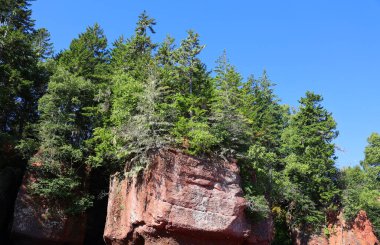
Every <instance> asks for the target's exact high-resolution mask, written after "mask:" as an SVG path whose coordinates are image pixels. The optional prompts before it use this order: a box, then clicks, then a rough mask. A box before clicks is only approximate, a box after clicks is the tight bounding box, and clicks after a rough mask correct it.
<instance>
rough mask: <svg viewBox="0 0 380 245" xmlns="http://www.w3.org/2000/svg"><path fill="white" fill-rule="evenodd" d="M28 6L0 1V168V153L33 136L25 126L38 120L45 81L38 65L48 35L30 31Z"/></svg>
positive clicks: (46, 48) (45, 72) (45, 53)
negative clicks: (38, 102)
mask: <svg viewBox="0 0 380 245" xmlns="http://www.w3.org/2000/svg"><path fill="white" fill-rule="evenodd" d="M29 2H30V1H27V0H17V1H10V0H2V1H0V151H1V152H0V155H1V156H0V162H1V164H0V165H2V164H7V162H8V160H9V159H7V157H8V155H9V154H8V153H10V152H9V151H8V150H7V152H3V149H5V148H6V149H13V147H14V145H16V143H17V140H20V139H21V137H27V136H28V137H29V136H31V135H30V134H33V133H32V132H31V130H30V129H31V128H30V126H29V125H30V124H31V123H33V122H35V121H36V120H37V118H38V113H37V100H38V99H39V98H40V97H41V96H42V94H43V93H44V91H45V88H46V82H47V80H48V77H49V71H48V69H47V66H46V65H44V64H42V63H41V62H40V61H41V60H42V58H46V57H47V56H48V55H49V52H50V51H51V46H50V43H49V33H48V32H47V31H46V30H44V29H38V30H36V29H35V28H34V21H33V20H32V19H31V10H30V9H29V6H30V3H29ZM5 146H6V147H5ZM10 151H12V150H10ZM0 168H1V166H0Z"/></svg>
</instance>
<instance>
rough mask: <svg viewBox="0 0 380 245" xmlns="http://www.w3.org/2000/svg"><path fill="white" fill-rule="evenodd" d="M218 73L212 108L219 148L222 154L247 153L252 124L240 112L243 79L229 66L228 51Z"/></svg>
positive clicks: (220, 59) (220, 63)
mask: <svg viewBox="0 0 380 245" xmlns="http://www.w3.org/2000/svg"><path fill="white" fill-rule="evenodd" d="M215 73H216V77H215V85H214V86H215V89H214V94H213V103H212V105H211V120H212V124H211V125H212V132H213V134H214V135H215V136H216V137H217V138H218V141H220V143H218V145H219V147H220V148H221V150H222V152H225V153H227V152H229V153H230V154H231V153H236V152H237V151H244V149H246V148H247V145H249V141H248V137H247V133H248V120H246V118H245V117H244V116H243V114H242V113H241V111H240V110H239V108H240V107H241V105H242V93H241V89H240V88H241V86H242V85H243V84H242V78H241V76H240V74H239V73H238V72H236V70H235V68H234V67H233V66H232V65H230V64H229V62H228V60H227V54H226V52H225V51H224V53H223V55H222V56H221V57H220V58H219V59H218V61H217V67H216V69H215ZM247 143H248V144H247Z"/></svg>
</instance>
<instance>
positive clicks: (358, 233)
mask: <svg viewBox="0 0 380 245" xmlns="http://www.w3.org/2000/svg"><path fill="white" fill-rule="evenodd" d="M328 231H329V236H328V237H327V236H326V235H319V236H317V235H314V236H311V237H310V238H308V237H305V236H304V237H301V236H300V234H298V235H296V236H297V237H296V239H295V242H294V243H295V244H297V245H304V244H305V245H306V244H307V245H379V244H380V243H379V240H378V239H377V238H376V236H375V234H374V233H373V229H372V224H371V222H370V221H369V220H368V218H367V214H366V212H365V211H360V212H359V213H358V215H357V217H356V219H355V221H354V222H353V224H347V223H346V221H345V220H344V218H343V215H342V214H339V215H338V217H337V219H336V221H335V222H334V223H332V224H330V225H329V227H328Z"/></svg>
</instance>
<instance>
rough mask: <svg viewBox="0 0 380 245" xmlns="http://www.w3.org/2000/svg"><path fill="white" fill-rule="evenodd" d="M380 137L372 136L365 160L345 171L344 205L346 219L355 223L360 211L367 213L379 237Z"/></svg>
mask: <svg viewBox="0 0 380 245" xmlns="http://www.w3.org/2000/svg"><path fill="white" fill-rule="evenodd" d="M378 139H379V135H378V134H377V133H373V134H371V136H370V137H369V138H368V145H367V146H366V148H365V151H364V152H365V158H364V160H363V161H362V162H361V164H362V166H363V168H360V167H358V166H356V167H351V168H346V169H344V170H343V183H344V186H345V187H344V191H343V205H344V215H345V217H346V218H347V219H348V220H350V221H353V220H354V219H355V218H356V215H357V214H358V212H359V211H360V210H364V211H366V212H367V215H368V217H369V219H370V221H371V222H372V224H373V227H374V230H375V232H376V234H377V235H379V234H380V200H379V197H380V166H379V165H378V160H379V159H378V158H377V157H378V150H379V144H378V143H379V142H378V141H379V140H378Z"/></svg>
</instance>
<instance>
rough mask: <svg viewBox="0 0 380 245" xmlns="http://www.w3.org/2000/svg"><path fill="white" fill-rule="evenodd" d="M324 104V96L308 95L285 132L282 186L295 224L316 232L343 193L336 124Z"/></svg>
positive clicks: (308, 93)
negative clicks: (339, 174) (339, 172)
mask: <svg viewBox="0 0 380 245" xmlns="http://www.w3.org/2000/svg"><path fill="white" fill-rule="evenodd" d="M321 102H322V97H321V96H320V95H316V94H314V93H311V92H307V93H306V97H304V98H301V100H300V104H301V106H300V109H299V111H298V112H297V113H296V114H294V115H293V116H292V117H291V119H290V122H289V126H288V127H287V128H286V129H285V130H284V132H283V135H282V149H281V150H282V152H283V154H286V157H285V159H284V162H285V169H284V170H283V178H282V179H281V180H280V182H282V183H279V184H281V185H283V188H284V197H285V199H286V200H288V202H289V207H288V210H289V212H290V215H291V217H292V223H294V224H297V225H302V226H307V227H309V226H311V227H312V228H314V229H315V228H318V226H319V225H321V224H323V222H324V214H323V212H324V211H326V210H327V209H329V208H332V207H334V206H335V205H336V204H337V203H336V201H337V200H338V198H339V192H340V191H339V189H338V186H337V185H338V183H337V181H338V171H337V169H336V167H335V166H334V159H335V156H334V147H335V146H334V144H333V143H332V140H333V139H334V138H335V137H336V136H337V134H338V133H337V131H336V130H335V128H336V123H335V121H334V119H333V118H332V116H331V113H329V112H327V110H326V109H324V108H323V107H322V105H321Z"/></svg>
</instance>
